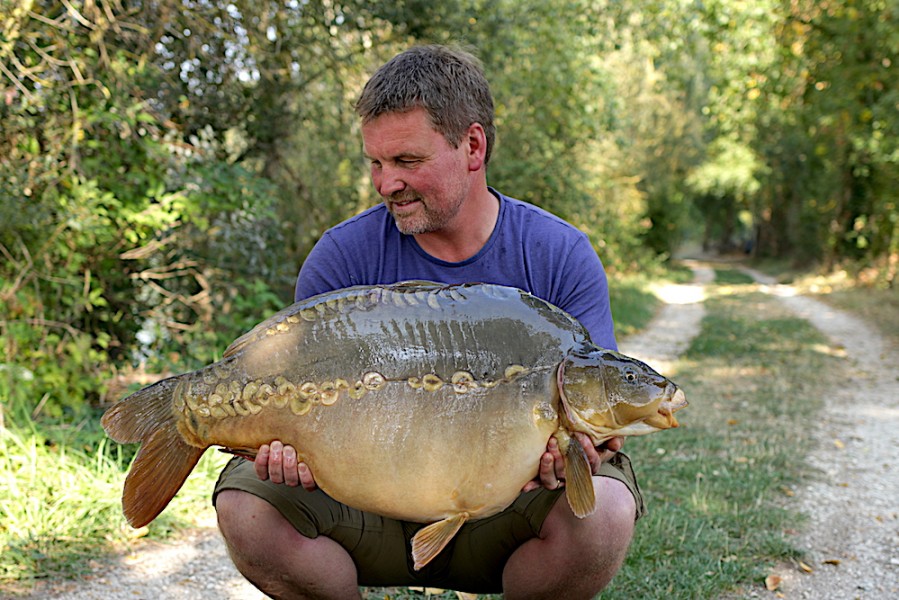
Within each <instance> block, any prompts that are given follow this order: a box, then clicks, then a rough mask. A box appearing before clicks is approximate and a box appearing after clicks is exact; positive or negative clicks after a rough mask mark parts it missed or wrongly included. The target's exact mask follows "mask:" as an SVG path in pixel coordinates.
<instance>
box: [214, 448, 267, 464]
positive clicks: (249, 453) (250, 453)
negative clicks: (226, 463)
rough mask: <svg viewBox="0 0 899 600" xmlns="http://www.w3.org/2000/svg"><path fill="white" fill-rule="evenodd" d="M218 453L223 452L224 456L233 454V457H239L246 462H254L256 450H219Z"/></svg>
mask: <svg viewBox="0 0 899 600" xmlns="http://www.w3.org/2000/svg"><path fill="white" fill-rule="evenodd" d="M218 451H219V452H224V453H225V454H233V455H234V456H239V457H241V458H245V459H247V460H253V461H255V460H256V454H258V452H259V451H258V450H256V449H254V448H228V447H224V448H219V449H218Z"/></svg>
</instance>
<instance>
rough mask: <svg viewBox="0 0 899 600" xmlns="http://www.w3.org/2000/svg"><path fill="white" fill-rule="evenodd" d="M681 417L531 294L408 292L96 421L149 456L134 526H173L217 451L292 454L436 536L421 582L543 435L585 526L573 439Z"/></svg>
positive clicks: (309, 319)
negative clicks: (552, 441) (194, 480)
mask: <svg viewBox="0 0 899 600" xmlns="http://www.w3.org/2000/svg"><path fill="white" fill-rule="evenodd" d="M685 405H686V401H685V400H684V394H683V392H682V391H680V390H679V389H678V388H677V386H675V385H674V384H673V383H672V382H670V381H668V380H667V379H666V378H665V377H662V376H661V375H659V374H658V373H656V372H655V371H654V370H653V369H652V368H650V367H649V366H647V365H646V364H644V363H642V362H640V361H638V360H636V359H633V358H629V357H626V356H623V355H621V354H619V353H617V352H613V351H610V350H605V349H602V348H599V347H597V346H596V345H594V344H593V343H591V342H590V341H589V338H588V335H587V332H586V330H585V329H584V328H583V327H582V326H581V325H580V324H579V323H578V322H577V321H576V320H575V319H573V318H572V317H571V316H569V315H568V314H567V313H565V312H563V311H562V310H560V309H558V308H556V307H554V306H552V305H551V304H548V303H547V302H544V301H543V300H540V299H538V298H536V297H534V296H532V295H530V294H528V293H526V292H524V291H522V290H519V289H516V288H510V287H504V286H498V285H487V284H466V285H453V286H447V285H441V284H435V283H430V282H406V283H399V284H394V285H379V286H359V287H352V288H346V289H342V290H337V291H334V292H329V293H326V294H322V295H319V296H315V297H313V298H310V299H308V300H304V301H302V302H298V303H296V304H294V305H292V306H290V307H289V308H286V309H284V310H282V311H281V312H279V313H277V314H275V315H274V316H272V317H271V318H269V319H267V320H265V321H264V322H262V323H260V324H259V325H257V326H256V327H255V328H254V329H252V330H251V331H250V332H248V333H247V334H245V335H243V336H241V337H240V338H238V339H237V340H236V341H235V342H234V343H233V344H232V345H231V346H230V347H229V348H228V349H227V350H226V352H225V354H224V356H223V358H222V360H220V361H219V362H216V363H214V364H211V365H209V366H207V367H204V368H202V369H199V370H197V371H194V372H191V373H185V374H183V375H179V376H176V377H171V378H169V379H164V380H162V381H159V382H158V383H155V384H154V385H151V386H149V387H146V388H144V389H142V390H140V391H138V392H136V393H134V394H132V395H130V396H128V397H127V398H125V399H123V400H121V401H120V402H118V403H117V404H115V405H113V406H112V407H111V408H110V409H109V410H108V411H107V412H106V414H105V415H104V416H103V421H102V422H103V427H104V428H105V429H106V432H107V433H108V434H109V436H110V437H111V438H113V439H114V440H116V441H119V442H123V443H133V442H140V443H141V444H142V446H141V448H140V450H139V452H138V454H137V456H136V458H135V460H134V463H133V465H132V466H131V470H130V472H129V474H128V477H127V479H126V481H125V488H124V494H123V499H122V503H123V507H124V513H125V516H126V518H127V519H128V522H129V523H130V524H131V525H132V526H134V527H141V526H143V525H146V524H147V523H149V522H150V521H152V520H153V519H154V518H156V516H157V515H158V514H159V513H160V512H162V510H163V509H164V508H165V507H166V505H167V504H168V503H169V501H170V500H171V499H172V497H174V495H175V494H176V493H177V492H178V490H179V489H180V488H181V485H182V484H183V483H184V480H185V479H186V478H187V476H188V475H189V474H190V472H191V470H192V469H193V468H194V466H195V465H196V463H197V461H198V460H199V459H200V456H201V455H202V454H203V452H205V450H206V449H207V448H209V447H210V446H221V447H224V448H226V449H229V450H230V451H232V452H235V453H237V454H243V455H247V456H253V455H254V454H255V452H256V450H257V449H258V448H259V447H260V446H261V445H263V444H267V443H270V442H271V441H272V440H281V441H283V442H284V443H285V444H290V445H292V446H294V447H295V448H296V449H297V453H298V455H299V459H300V460H302V461H305V462H306V463H308V464H309V466H310V467H311V469H312V472H313V474H314V475H315V479H316V482H317V484H318V485H319V487H320V488H321V489H322V490H323V491H324V492H326V493H327V494H329V495H330V496H332V497H333V498H335V499H336V500H338V501H340V502H343V503H345V504H348V505H350V506H353V507H356V508H358V509H361V510H367V511H371V512H374V513H378V514H381V515H384V516H387V517H392V518H397V519H402V520H408V521H417V522H421V523H431V525H429V526H427V527H424V528H423V529H421V530H420V531H419V532H418V534H417V535H416V536H415V538H414V539H413V547H412V548H413V552H412V554H413V557H414V560H415V566H416V568H421V567H422V566H424V565H425V564H427V563H428V561H430V560H431V559H432V558H433V557H434V556H436V555H437V554H438V553H439V552H440V551H441V550H442V549H443V548H444V547H445V545H446V544H447V543H448V542H449V540H451V539H452V537H453V536H454V535H455V534H456V532H457V531H458V529H459V527H461V525H462V524H463V523H464V522H465V521H467V520H469V519H477V518H481V517H486V516H489V515H492V514H495V513H497V512H499V511H501V510H502V509H504V508H505V507H506V506H508V505H509V504H511V503H512V501H513V500H514V499H515V498H516V497H517V496H518V494H519V493H520V491H521V488H522V487H523V486H524V485H525V484H526V483H527V482H528V481H530V480H531V479H533V478H534V477H535V476H536V475H537V471H538V466H539V461H540V457H541V455H542V454H543V452H544V451H545V449H546V444H547V442H548V440H549V438H550V436H556V438H557V439H558V441H559V447H560V449H561V451H562V453H563V456H564V457H565V471H566V479H567V482H566V495H567V498H568V502H569V504H570V505H571V508H572V510H573V511H574V513H575V514H576V515H578V516H580V517H583V516H586V515H587V514H590V513H591V512H592V511H593V509H594V492H593V485H592V481H591V472H590V466H589V464H588V463H587V460H586V456H585V454H584V451H583V448H582V447H581V445H580V444H579V443H578V442H577V441H576V440H575V439H573V438H571V434H572V433H574V432H578V431H580V432H584V433H586V434H587V435H589V436H590V438H591V439H592V440H593V443H594V444H596V445H599V444H601V443H602V442H603V441H605V440H607V439H609V438H611V437H615V436H629V435H643V434H648V433H652V432H655V431H659V430H662V429H667V428H670V427H676V426H677V420H676V419H675V417H674V412H675V411H676V410H678V409H679V408H681V407H683V406H685ZM569 441H571V443H569Z"/></svg>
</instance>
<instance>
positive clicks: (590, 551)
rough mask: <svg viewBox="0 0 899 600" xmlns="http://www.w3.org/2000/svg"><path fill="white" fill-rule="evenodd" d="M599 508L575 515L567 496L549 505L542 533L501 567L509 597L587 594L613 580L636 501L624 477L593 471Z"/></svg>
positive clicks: (628, 538)
mask: <svg viewBox="0 0 899 600" xmlns="http://www.w3.org/2000/svg"><path fill="white" fill-rule="evenodd" d="M593 488H594V489H595V490H596V504H597V509H596V512H594V513H593V514H592V515H590V516H588V517H586V518H584V519H578V518H577V517H575V516H574V514H573V513H572V512H571V509H570V508H569V506H568V502H566V500H565V499H564V498H560V499H559V500H558V502H556V504H555V505H554V506H553V508H552V510H551V511H550V513H549V515H548V516H547V517H546V521H544V523H543V527H542V529H541V530H540V536H539V537H536V538H534V539H532V540H529V541H527V542H525V543H524V544H522V546H521V547H520V548H518V550H516V551H515V552H514V553H513V554H512V556H511V557H509V561H508V562H507V563H506V567H505V569H504V571H503V590H504V592H505V598H506V599H507V600H513V599H516V598H527V599H529V600H536V599H539V598H547V599H554V598H566V599H571V600H576V599H579V598H584V599H589V598H593V597H594V596H595V595H596V594H598V593H599V592H600V591H601V590H602V589H603V588H604V587H606V586H607V585H608V584H609V582H610V581H611V580H612V577H613V576H614V575H615V573H616V572H617V571H618V569H619V568H620V567H621V564H622V563H623V562H624V558H625V556H626V555H627V549H628V547H629V546H630V542H631V538H632V537H633V533H634V515H635V512H636V506H635V503H634V497H633V496H632V495H631V493H630V490H628V489H627V486H625V485H624V484H623V483H621V482H620V481H618V480H616V479H611V478H608V477H594V478H593Z"/></svg>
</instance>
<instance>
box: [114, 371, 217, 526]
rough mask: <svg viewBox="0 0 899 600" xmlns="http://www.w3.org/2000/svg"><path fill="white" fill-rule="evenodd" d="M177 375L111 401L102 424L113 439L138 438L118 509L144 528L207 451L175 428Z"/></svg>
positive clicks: (126, 439)
mask: <svg viewBox="0 0 899 600" xmlns="http://www.w3.org/2000/svg"><path fill="white" fill-rule="evenodd" d="M179 379H180V378H179V377H172V378H169V379H164V380H162V381H160V382H158V383H155V384H153V385H151V386H149V387H146V388H144V389H142V390H140V391H138V392H135V393H134V394H131V395H130V396H128V397H127V398H125V399H123V400H121V401H120V402H118V403H116V404H115V405H113V406H112V407H111V408H110V409H109V410H107V411H106V414H104V415H103V419H102V420H101V423H102V424H103V428H104V429H105V430H106V433H107V435H109V437H111V438H112V439H114V440H116V441H117V442H122V443H135V442H140V443H141V448H140V451H139V452H138V453H137V456H136V457H135V459H134V463H132V465H131V470H130V471H129V473H128V477H127V478H126V479H125V489H124V492H123V494H122V509H123V511H124V513H125V518H126V519H128V523H130V524H131V526H132V527H135V528H136V527H143V526H144V525H146V524H147V523H149V522H150V521H152V520H153V519H155V518H156V517H157V516H158V515H159V513H161V512H162V511H163V509H164V508H165V507H166V506H167V505H168V503H169V502H170V501H171V499H172V498H173V497H174V496H175V494H176V493H178V490H179V489H181V486H182V485H183V484H184V480H185V479H187V476H188V475H189V474H190V472H191V471H192V470H193V468H194V467H195V466H196V464H197V461H199V460H200V457H201V456H202V455H203V452H205V451H206V448H198V447H196V446H192V445H190V444H188V443H187V442H186V441H185V440H184V438H183V437H182V435H181V433H180V432H179V431H178V427H177V420H176V415H175V412H174V410H173V408H172V400H173V395H174V394H175V391H176V389H177V386H178V385H179V383H180V382H179Z"/></svg>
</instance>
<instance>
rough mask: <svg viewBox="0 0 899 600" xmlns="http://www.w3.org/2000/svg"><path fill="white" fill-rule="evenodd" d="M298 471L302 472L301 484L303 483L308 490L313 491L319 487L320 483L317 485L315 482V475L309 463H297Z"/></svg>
mask: <svg viewBox="0 0 899 600" xmlns="http://www.w3.org/2000/svg"><path fill="white" fill-rule="evenodd" d="M297 471H298V472H299V474H300V485H302V486H303V488H304V489H305V490H306V491H308V492H311V491H313V490H315V489H316V488H318V485H316V483H315V477H313V476H312V470H311V469H310V468H309V465H307V464H306V463H304V462H301V463H300V464H298V465H297Z"/></svg>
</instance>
